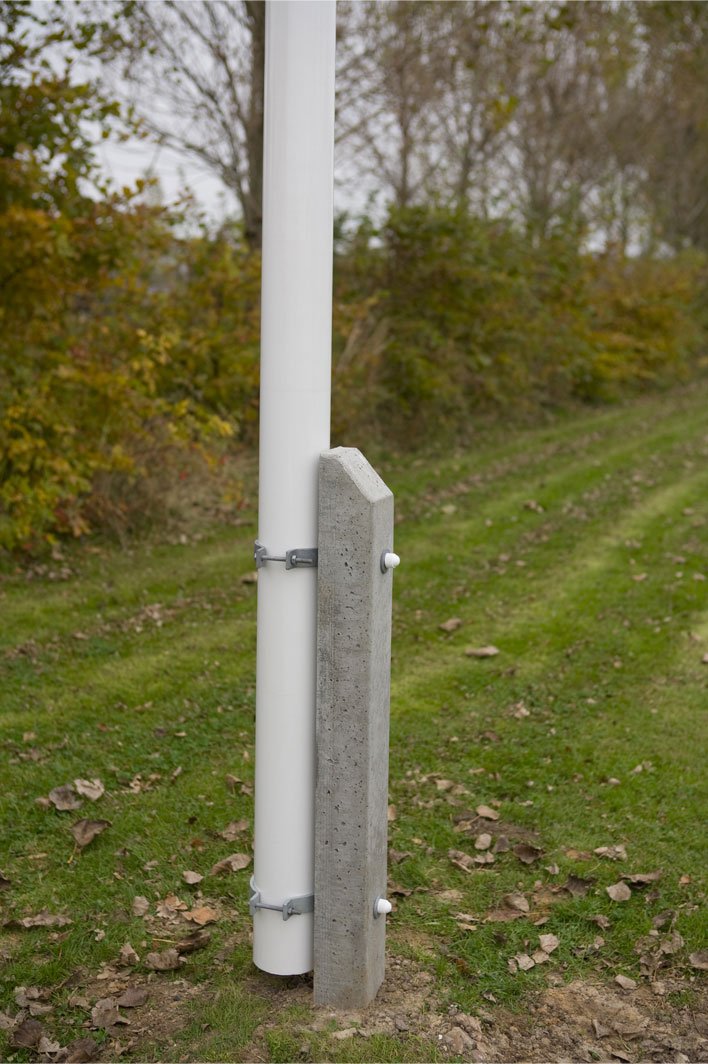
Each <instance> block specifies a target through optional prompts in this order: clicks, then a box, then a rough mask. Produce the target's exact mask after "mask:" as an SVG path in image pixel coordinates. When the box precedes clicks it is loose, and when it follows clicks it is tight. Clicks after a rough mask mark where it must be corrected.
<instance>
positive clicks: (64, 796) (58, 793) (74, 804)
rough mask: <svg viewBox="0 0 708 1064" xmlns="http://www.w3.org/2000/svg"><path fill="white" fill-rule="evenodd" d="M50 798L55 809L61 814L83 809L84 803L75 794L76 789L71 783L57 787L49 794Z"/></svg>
mask: <svg viewBox="0 0 708 1064" xmlns="http://www.w3.org/2000/svg"><path fill="white" fill-rule="evenodd" d="M48 797H49V801H50V802H51V803H52V805H53V806H54V808H55V809H58V810H59V812H60V813H66V812H69V811H71V810H74V809H80V808H81V804H82V803H81V801H80V799H79V798H77V797H76V795H75V794H74V788H73V787H72V786H71V784H70V783H65V784H63V786H61V787H55V788H54V789H53V790H51V791H50V792H49V795H48Z"/></svg>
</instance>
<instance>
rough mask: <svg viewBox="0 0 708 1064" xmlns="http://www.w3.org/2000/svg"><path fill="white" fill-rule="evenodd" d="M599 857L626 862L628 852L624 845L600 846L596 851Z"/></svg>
mask: <svg viewBox="0 0 708 1064" xmlns="http://www.w3.org/2000/svg"><path fill="white" fill-rule="evenodd" d="M594 853H596V854H597V856H598V857H606V858H607V860H608V861H626V860H627V851H626V850H625V848H624V846H623V845H622V843H618V844H617V845H616V846H598V847H597V849H596V850H595V851H594Z"/></svg>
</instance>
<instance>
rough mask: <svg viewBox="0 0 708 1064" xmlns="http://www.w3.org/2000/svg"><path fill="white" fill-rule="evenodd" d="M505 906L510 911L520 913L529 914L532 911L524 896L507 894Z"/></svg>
mask: <svg viewBox="0 0 708 1064" xmlns="http://www.w3.org/2000/svg"><path fill="white" fill-rule="evenodd" d="M504 904H505V905H506V907H507V908H508V909H514V910H516V911H517V912H520V913H527V912H529V909H530V906H529V903H528V901H527V899H526V898H525V897H524V895H523V894H517V893H512V894H505V895H504Z"/></svg>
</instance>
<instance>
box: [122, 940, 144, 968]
mask: <svg viewBox="0 0 708 1064" xmlns="http://www.w3.org/2000/svg"><path fill="white" fill-rule="evenodd" d="M118 963H119V964H121V965H123V966H124V967H126V968H127V967H131V966H132V965H135V964H140V957H139V956H138V955H137V953H136V952H135V950H134V949H133V947H132V946H131V944H130V942H126V943H125V944H124V945H122V946H121V948H120V950H119V953H118Z"/></svg>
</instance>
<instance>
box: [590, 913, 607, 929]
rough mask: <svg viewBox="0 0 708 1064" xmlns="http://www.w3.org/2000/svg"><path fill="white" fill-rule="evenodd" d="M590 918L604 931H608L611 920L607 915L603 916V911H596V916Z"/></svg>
mask: <svg viewBox="0 0 708 1064" xmlns="http://www.w3.org/2000/svg"><path fill="white" fill-rule="evenodd" d="M588 919H589V920H592V922H593V923H594V924H597V926H598V927H601V928H602V930H603V931H606V930H607V928H608V927H609V926H610V921H609V920H608V919H607V917H606V916H603V915H602V913H596V914H595V916H590V917H588Z"/></svg>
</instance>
